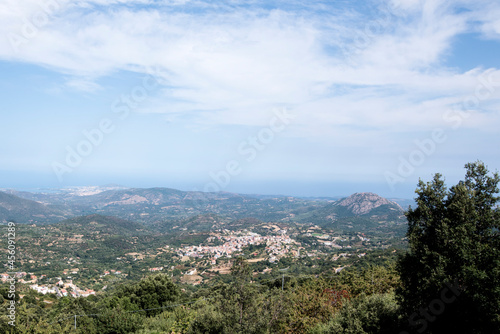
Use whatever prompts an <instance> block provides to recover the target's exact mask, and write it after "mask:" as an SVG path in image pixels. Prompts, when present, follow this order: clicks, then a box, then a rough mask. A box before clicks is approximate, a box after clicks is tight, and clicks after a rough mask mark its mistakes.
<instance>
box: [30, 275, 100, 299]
mask: <svg viewBox="0 0 500 334" xmlns="http://www.w3.org/2000/svg"><path fill="white" fill-rule="evenodd" d="M30 288H31V289H33V290H35V291H37V292H39V293H42V294H44V295H45V294H47V293H53V294H55V295H57V296H58V297H66V296H71V297H73V298H77V297H88V296H90V295H95V291H94V290H91V289H85V290H84V289H80V288H79V287H77V286H76V285H75V284H73V282H72V281H71V280H70V281H69V282H67V283H64V282H63V281H62V280H61V279H60V278H59V281H58V282H57V283H56V284H55V285H53V286H47V285H38V284H33V285H30Z"/></svg>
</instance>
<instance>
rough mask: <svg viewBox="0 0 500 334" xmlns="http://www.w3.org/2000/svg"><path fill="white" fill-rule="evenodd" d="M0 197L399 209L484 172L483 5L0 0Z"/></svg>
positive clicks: (492, 45) (495, 76) (495, 92)
mask: <svg viewBox="0 0 500 334" xmlns="http://www.w3.org/2000/svg"><path fill="white" fill-rule="evenodd" d="M0 20H1V22H2V24H1V25H0V37H1V38H0V73H1V77H0V88H1V92H2V99H1V100H0V112H1V117H2V123H1V124H2V125H3V126H2V131H1V136H2V141H1V142H0V156H1V159H2V160H1V161H2V162H1V165H0V179H1V180H2V184H0V188H2V187H3V188H34V187H66V186H77V185H99V184H107V183H118V184H122V185H126V186H134V187H152V186H164V187H174V188H179V189H183V190H194V189H198V190H209V191H234V192H242V193H266V194H269V193H271V194H290V195H304V196H336V195H349V194H350V193H353V192H356V191H373V192H377V193H379V194H381V195H383V196H386V197H404V198H412V197H413V196H414V193H413V191H414V189H415V186H416V183H417V181H418V179H419V178H422V179H424V180H429V179H430V178H431V176H432V175H433V174H434V173H436V172H440V173H442V174H444V175H445V176H446V178H447V180H448V181H449V183H454V182H456V181H457V180H458V179H460V178H462V177H463V175H464V169H463V166H464V164H465V163H467V162H471V161H476V160H478V159H479V160H482V161H484V162H485V163H486V164H487V165H488V167H489V168H490V170H492V171H495V170H498V169H500V168H499V167H500V156H499V154H498V147H499V144H500V137H499V134H498V128H499V126H500V112H499V107H500V60H499V56H500V3H498V2H497V1H487V0H476V1H468V0H456V1H444V0H433V1H425V0H393V1H340V0H339V1H311V2H307V3H304V2H301V1H239V0H233V1H219V2H211V1H203V0H199V1H188V0H172V1H149V0H114V1H113V0H111V1H109V0H106V1H105V0H79V1H68V0H42V1H35V0H23V1H14V0H8V1H3V2H2V3H1V4H0Z"/></svg>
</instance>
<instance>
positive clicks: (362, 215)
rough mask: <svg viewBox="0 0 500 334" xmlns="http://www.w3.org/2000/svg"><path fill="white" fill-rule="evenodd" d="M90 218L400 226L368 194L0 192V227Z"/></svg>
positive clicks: (383, 202)
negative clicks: (306, 196) (9, 223)
mask: <svg viewBox="0 0 500 334" xmlns="http://www.w3.org/2000/svg"><path fill="white" fill-rule="evenodd" d="M94 214H98V215H106V216H112V217H117V218H120V219H125V220H127V221H134V222H139V223H141V224H145V225H154V226H158V225H159V226H163V228H166V229H168V228H172V227H173V226H180V225H186V226H195V227H199V226H203V228H210V227H214V226H219V225H220V226H223V225H224V224H229V223H231V225H234V224H236V225H241V224H243V225H245V224H248V221H245V219H247V220H248V219H253V220H258V221H264V222H271V221H277V222H280V221H281V222H292V221H293V222H299V223H313V224H318V225H322V226H332V227H339V226H343V227H344V228H352V226H353V224H354V225H356V224H359V223H363V224H365V225H366V224H370V225H372V226H373V227H375V226H376V225H377V224H383V223H384V222H387V221H397V222H403V221H404V220H405V219H404V210H403V209H402V207H401V206H400V205H399V204H397V203H396V202H394V201H391V200H388V199H386V198H383V197H380V196H378V195H376V194H373V193H356V194H353V195H351V196H349V197H346V198H340V199H331V198H322V199H304V198H298V197H290V196H268V195H266V196H259V195H243V194H235V193H229V192H217V193H204V192H197V191H181V190H176V189H170V188H147V189H145V188H125V189H124V188H121V187H112V188H97V187H93V188H91V189H87V190H86V191H83V190H81V189H80V191H69V190H65V191H59V192H45V193H32V192H23V191H16V190H5V191H4V192H0V221H9V220H13V221H16V222H18V223H31V224H33V223H35V224H47V223H55V222H59V221H62V220H64V219H68V218H74V217H79V216H87V215H94ZM238 221H239V223H236V222H238Z"/></svg>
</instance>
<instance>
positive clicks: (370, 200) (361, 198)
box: [337, 192, 403, 215]
mask: <svg viewBox="0 0 500 334" xmlns="http://www.w3.org/2000/svg"><path fill="white" fill-rule="evenodd" d="M337 205H339V206H343V207H346V208H347V209H349V210H350V211H351V212H352V213H354V214H355V215H364V214H366V213H368V212H370V211H371V210H373V209H375V208H378V207H379V206H381V205H392V206H394V207H397V208H399V209H401V211H402V210H403V209H402V208H401V207H400V206H399V204H397V203H395V202H392V201H389V200H388V199H386V198H383V197H381V196H379V195H377V194H374V193H369V192H368V193H355V194H352V195H351V196H349V197H346V198H344V199H342V200H340V201H339V202H337Z"/></svg>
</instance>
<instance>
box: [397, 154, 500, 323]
mask: <svg viewBox="0 0 500 334" xmlns="http://www.w3.org/2000/svg"><path fill="white" fill-rule="evenodd" d="M465 168H466V175H465V180H464V181H460V182H459V183H458V184H457V185H455V186H453V187H451V188H450V189H449V190H448V189H447V188H446V186H445V184H444V181H443V179H442V176H441V175H440V174H436V175H435V176H434V178H433V180H432V181H431V182H427V183H424V182H423V181H422V180H420V181H419V184H418V188H417V190H416V193H417V194H418V197H417V199H416V201H417V207H416V208H415V209H411V208H410V209H409V211H408V212H407V214H406V216H407V219H408V232H407V237H408V241H409V251H408V252H407V253H406V254H405V255H404V256H402V257H401V258H400V259H399V261H398V271H399V273H400V276H401V288H400V289H398V291H397V294H398V299H399V301H400V303H401V307H402V310H403V312H404V314H405V316H406V317H407V319H408V322H409V325H408V326H409V327H410V328H411V329H415V330H417V332H419V333H422V332H424V331H426V332H427V333H445V332H460V333H498V332H499V328H500V321H499V317H500V247H499V246H500V234H499V222H500V212H499V209H498V206H497V203H498V201H499V198H498V197H497V196H496V194H497V193H498V191H499V189H498V183H499V181H500V178H499V176H498V174H497V173H494V174H492V175H490V173H489V172H488V169H487V168H486V166H485V165H484V164H483V163H482V162H475V163H469V164H466V165H465Z"/></svg>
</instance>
